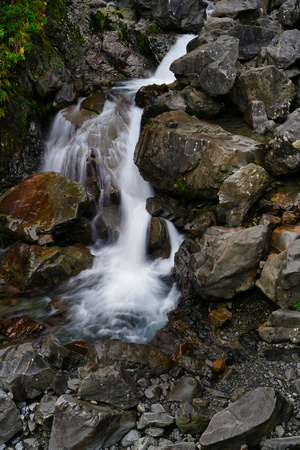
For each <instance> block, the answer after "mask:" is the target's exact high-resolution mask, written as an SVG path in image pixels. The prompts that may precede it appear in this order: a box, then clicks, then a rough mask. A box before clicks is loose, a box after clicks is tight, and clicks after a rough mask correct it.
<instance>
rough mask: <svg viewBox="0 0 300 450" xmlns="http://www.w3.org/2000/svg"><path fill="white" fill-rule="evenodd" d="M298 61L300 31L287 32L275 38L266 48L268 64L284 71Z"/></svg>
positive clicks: (299, 56)
mask: <svg viewBox="0 0 300 450" xmlns="http://www.w3.org/2000/svg"><path fill="white" fill-rule="evenodd" d="M299 59H300V30H297V29H294V30H287V31H285V32H284V33H282V34H280V35H279V36H276V37H275V38H274V39H273V41H272V42H271V44H270V45H268V46H267V48H266V60H267V62H268V64H270V65H275V66H276V67H278V68H279V69H286V68H287V67H290V66H291V65H293V64H294V63H296V62H297V61H299Z"/></svg>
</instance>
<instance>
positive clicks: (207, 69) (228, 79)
mask: <svg viewBox="0 0 300 450" xmlns="http://www.w3.org/2000/svg"><path fill="white" fill-rule="evenodd" d="M238 45H239V41H238V39H236V38H235V37H232V36H226V35H223V36H220V37H218V38H217V39H216V40H214V41H213V42H208V43H206V44H203V45H200V47H197V48H196V49H195V50H193V51H191V52H189V53H187V54H186V55H184V56H182V57H181V58H179V59H176V60H175V61H174V62H173V63H172V64H171V66H170V70H171V71H172V72H174V74H175V76H176V78H177V79H178V81H179V82H180V83H182V84H184V85H187V84H191V85H192V86H194V87H196V88H201V89H203V90H204V91H205V92H206V93H207V94H208V95H211V96H213V97H214V96H217V95H224V94H227V93H228V92H229V91H230V89H231V88H232V86H233V84H234V81H235V78H236V67H235V64H236V61H237V57H238Z"/></svg>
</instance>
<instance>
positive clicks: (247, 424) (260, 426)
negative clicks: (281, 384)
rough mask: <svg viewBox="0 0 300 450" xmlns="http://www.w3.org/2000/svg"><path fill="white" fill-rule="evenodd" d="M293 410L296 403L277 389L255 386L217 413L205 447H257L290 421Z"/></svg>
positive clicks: (203, 439) (205, 436)
mask: <svg viewBox="0 0 300 450" xmlns="http://www.w3.org/2000/svg"><path fill="white" fill-rule="evenodd" d="M292 412H293V406H292V404H291V403H289V402H288V401H287V400H286V399H285V398H284V397H283V396H282V394H280V393H278V392H276V391H275V390H274V389H273V388H258V389H255V390H254V391H252V392H249V393H248V394H246V395H245V396H244V397H242V398H240V399H239V400H237V401H236V402H235V403H233V404H232V405H230V406H228V407H227V408H225V409H224V410H223V411H221V412H219V413H217V414H215V415H214V417H213V418H212V419H211V421H210V423H209V425H208V428H207V429H206V430H205V431H204V433H203V434H202V436H201V438H200V444H201V448H203V449H209V450H225V449H226V450H227V449H228V450H229V449H230V450H234V449H239V448H240V446H241V445H242V444H246V445H248V447H254V446H255V445H257V444H259V443H260V441H261V439H262V437H263V436H265V435H266V434H268V433H269V432H270V431H272V430H273V428H274V427H275V426H276V425H278V424H279V423H282V422H286V421H287V420H289V418H290V417H291V415H292Z"/></svg>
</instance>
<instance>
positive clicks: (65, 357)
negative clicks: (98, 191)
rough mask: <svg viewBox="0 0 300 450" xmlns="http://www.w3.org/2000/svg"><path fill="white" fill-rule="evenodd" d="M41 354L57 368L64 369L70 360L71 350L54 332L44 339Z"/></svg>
mask: <svg viewBox="0 0 300 450" xmlns="http://www.w3.org/2000/svg"><path fill="white" fill-rule="evenodd" d="M40 355H42V356H43V358H45V359H46V360H47V361H48V362H49V363H50V364H51V365H52V366H54V367H55V368H57V369H62V368H63V369H64V368H65V367H66V366H67V364H68V363H69V361H70V352H69V351H68V350H67V349H66V348H65V347H64V346H63V345H61V343H60V342H59V340H58V339H57V337H56V336H54V335H52V334H50V335H48V336H46V337H45V338H44V339H43V340H42V342H41V348H40Z"/></svg>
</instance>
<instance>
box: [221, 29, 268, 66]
mask: <svg viewBox="0 0 300 450" xmlns="http://www.w3.org/2000/svg"><path fill="white" fill-rule="evenodd" d="M228 34H229V35H230V36H233V37H235V38H237V39H238V40H239V54H238V59H239V60H242V61H243V60H247V59H250V58H254V56H256V55H258V53H259V52H260V50H261V48H262V47H265V46H267V45H268V44H270V43H271V41H272V39H273V38H274V37H275V36H276V33H275V32H274V31H270V30H268V29H267V28H264V27H262V26H261V27H254V26H250V25H236V26H235V27H234V28H232V29H231V30H230V31H229V33H228Z"/></svg>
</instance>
